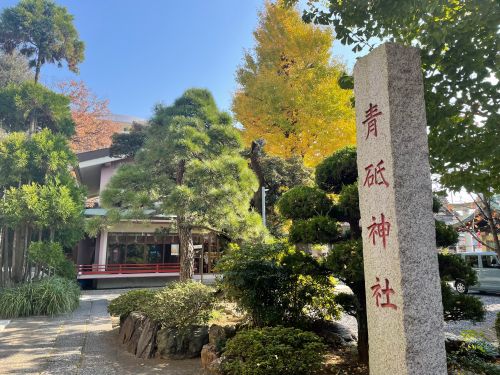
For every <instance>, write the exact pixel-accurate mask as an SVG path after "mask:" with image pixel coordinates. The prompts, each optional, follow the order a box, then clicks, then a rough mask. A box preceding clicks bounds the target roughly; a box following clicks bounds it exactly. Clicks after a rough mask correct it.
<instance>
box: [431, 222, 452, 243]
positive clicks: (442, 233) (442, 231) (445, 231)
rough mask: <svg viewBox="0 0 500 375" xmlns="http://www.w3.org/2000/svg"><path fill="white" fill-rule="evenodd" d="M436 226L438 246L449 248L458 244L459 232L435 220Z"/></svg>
mask: <svg viewBox="0 0 500 375" xmlns="http://www.w3.org/2000/svg"><path fill="white" fill-rule="evenodd" d="M435 224H436V246H437V247H449V246H453V245H455V244H456V243H457V242H458V232H457V231H456V229H455V228H453V227H452V226H451V225H447V224H445V223H443V222H442V221H439V220H435Z"/></svg>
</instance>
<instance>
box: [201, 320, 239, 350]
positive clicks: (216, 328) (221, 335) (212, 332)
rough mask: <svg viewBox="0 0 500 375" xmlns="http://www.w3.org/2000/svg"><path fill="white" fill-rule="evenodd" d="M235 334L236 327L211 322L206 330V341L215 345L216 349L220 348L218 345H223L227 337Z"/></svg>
mask: <svg viewBox="0 0 500 375" xmlns="http://www.w3.org/2000/svg"><path fill="white" fill-rule="evenodd" d="M235 334H236V327H234V326H220V325H218V324H212V325H211V326H210V329H209V330H208V342H209V343H210V344H212V345H215V347H216V348H217V349H220V345H221V344H222V345H224V344H225V342H226V341H227V339H229V338H231V337H233V336H234V335H235Z"/></svg>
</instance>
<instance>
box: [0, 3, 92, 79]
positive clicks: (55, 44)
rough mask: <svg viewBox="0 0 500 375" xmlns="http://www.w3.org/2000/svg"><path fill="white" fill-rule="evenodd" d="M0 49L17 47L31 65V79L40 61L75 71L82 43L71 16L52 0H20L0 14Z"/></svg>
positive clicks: (37, 77)
mask: <svg viewBox="0 0 500 375" xmlns="http://www.w3.org/2000/svg"><path fill="white" fill-rule="evenodd" d="M0 49H1V50H3V51H5V52H7V53H12V52H13V51H14V50H18V51H19V52H20V53H21V54H23V55H24V56H26V58H28V59H30V60H29V62H30V66H31V67H33V68H35V82H38V79H39V77H40V69H41V67H42V65H43V64H45V63H50V64H54V63H56V64H57V65H58V66H62V62H63V61H65V62H66V63H67V65H68V68H69V69H70V70H71V71H73V72H78V64H79V63H81V62H82V61H83V56H84V49H85V47H84V44H83V42H82V41H81V40H80V39H78V32H77V30H76V29H75V27H74V25H73V16H72V15H71V14H69V13H68V11H67V9H66V8H64V7H60V6H57V5H56V3H55V2H54V1H52V0H21V1H20V2H19V3H18V4H17V5H16V6H14V7H10V8H5V9H4V10H3V12H2V13H1V14H0Z"/></svg>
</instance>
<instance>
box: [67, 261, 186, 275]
mask: <svg viewBox="0 0 500 375" xmlns="http://www.w3.org/2000/svg"><path fill="white" fill-rule="evenodd" d="M76 267H77V272H78V275H115V274H134V273H176V272H180V264H179V263H154V264H79V265H77V266H76Z"/></svg>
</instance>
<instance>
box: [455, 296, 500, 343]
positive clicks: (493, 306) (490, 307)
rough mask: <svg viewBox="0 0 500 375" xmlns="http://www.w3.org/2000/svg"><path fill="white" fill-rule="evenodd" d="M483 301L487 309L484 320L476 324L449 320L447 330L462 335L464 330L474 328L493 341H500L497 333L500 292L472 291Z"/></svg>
mask: <svg viewBox="0 0 500 375" xmlns="http://www.w3.org/2000/svg"><path fill="white" fill-rule="evenodd" d="M470 294H471V295H474V296H477V297H479V298H480V299H481V301H483V304H484V307H485V309H486V317H485V319H484V322H480V323H477V324H474V323H472V322H470V321H468V320H464V321H458V322H449V323H447V324H446V326H445V330H446V332H450V333H453V334H455V335H460V332H462V331H463V330H474V331H477V332H479V333H481V334H483V335H484V338H485V339H487V340H488V341H491V342H493V343H498V341H497V337H496V333H495V319H496V316H497V313H498V312H499V311H500V295H498V294H478V293H470Z"/></svg>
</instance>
